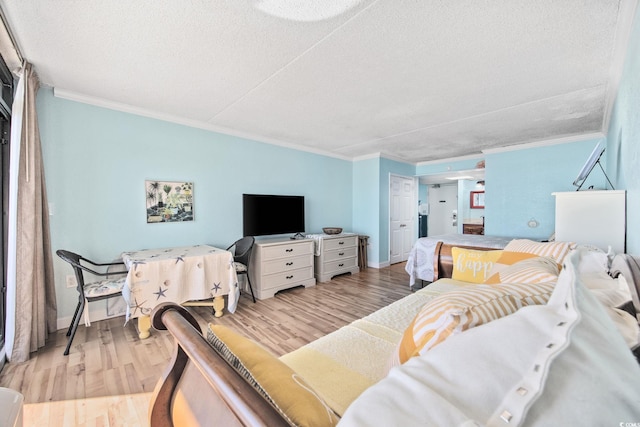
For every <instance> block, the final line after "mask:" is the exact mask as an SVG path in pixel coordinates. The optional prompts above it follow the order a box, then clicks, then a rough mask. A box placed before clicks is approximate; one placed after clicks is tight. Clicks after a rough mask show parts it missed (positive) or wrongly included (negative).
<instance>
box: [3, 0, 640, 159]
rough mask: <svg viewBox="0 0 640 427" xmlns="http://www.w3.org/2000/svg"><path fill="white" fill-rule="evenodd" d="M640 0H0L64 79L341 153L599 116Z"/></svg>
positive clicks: (541, 136)
mask: <svg viewBox="0 0 640 427" xmlns="http://www.w3.org/2000/svg"><path fill="white" fill-rule="evenodd" d="M636 2H637V0H617V1H608V0H562V1H559V0H536V1H530V0H529V1H525V0H522V1H514V0H475V1H459V0H453V1H452V0H441V1H434V0H422V1H418V0H412V1H409V0H377V1H375V0H332V1H321V0H314V1H305V2H302V1H299V0H227V1H224V0H218V1H212V0H181V1H174V0H171V1H170V0H134V1H132V0H109V1H104V0H58V1H51V0H0V5H1V6H2V10H3V13H4V15H5V18H6V20H7V22H8V24H9V26H10V28H11V30H12V32H13V35H14V38H15V40H16V42H17V44H18V47H19V49H20V51H21V52H22V55H23V56H24V57H25V59H26V60H28V61H29V62H31V63H32V64H33V65H34V66H35V69H36V71H37V72H38V74H39V75H40V79H41V81H42V83H43V84H45V85H49V86H52V87H54V88H56V93H63V94H64V96H66V97H70V98H75V99H78V100H84V101H88V102H95V103H101V104H103V105H110V106H112V107H119V108H123V109H125V110H128V111H136V112H139V113H141V114H145V115H151V116H156V117H162V118H165V119H168V120H174V121H177V122H182V123H189V124H193V125H196V126H201V127H205V128H209V129H213V130H218V131H221V132H227V133H231V134H234V135H241V136H245V137H250V138H253V139H257V140H260V141H265V142H270V143H276V144H283V145H288V146H293V147H298V148H302V149H308V150H311V151H317V152H321V153H327V154H331V155H335V156H338V157H342V158H357V157H362V156H368V155H372V154H375V153H380V154H382V155H385V156H389V157H392V158H397V159H401V160H405V161H408V162H414V163H417V162H421V161H428V160H437V159H442V158H450V157H456V156H463V155H472V154H479V153H481V150H484V149H488V148H496V147H504V146H509V145H514V144H521V143H529V142H534V141H543V140H550V139H556V138H565V137H571V136H576V135H583V134H590V133H598V132H603V131H604V130H606V126H607V121H608V115H609V114H610V108H611V107H610V106H611V104H612V102H613V99H614V98H613V96H614V95H615V90H616V89H617V79H618V78H619V75H620V73H621V67H622V59H623V54H624V52H625V49H626V45H627V39H628V35H629V29H630V25H631V19H630V18H629V14H631V16H632V15H633V12H634V10H635V7H636Z"/></svg>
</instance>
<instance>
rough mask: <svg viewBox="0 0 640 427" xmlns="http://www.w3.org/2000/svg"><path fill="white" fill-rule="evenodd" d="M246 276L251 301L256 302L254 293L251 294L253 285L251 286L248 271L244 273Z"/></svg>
mask: <svg viewBox="0 0 640 427" xmlns="http://www.w3.org/2000/svg"><path fill="white" fill-rule="evenodd" d="M246 276H247V283H248V284H249V290H250V291H251V298H253V302H254V303H255V302H256V297H255V295H253V286H251V279H249V273H247V274H246Z"/></svg>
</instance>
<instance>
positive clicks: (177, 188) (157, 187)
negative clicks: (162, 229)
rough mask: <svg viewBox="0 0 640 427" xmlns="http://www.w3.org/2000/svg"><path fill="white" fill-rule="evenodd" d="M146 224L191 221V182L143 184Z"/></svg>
mask: <svg viewBox="0 0 640 427" xmlns="http://www.w3.org/2000/svg"><path fill="white" fill-rule="evenodd" d="M144 188H145V200H146V207H147V209H146V211H147V224H153V223H159V222H184V221H193V218H194V213H193V182H189V181H158V180H147V181H145V182H144Z"/></svg>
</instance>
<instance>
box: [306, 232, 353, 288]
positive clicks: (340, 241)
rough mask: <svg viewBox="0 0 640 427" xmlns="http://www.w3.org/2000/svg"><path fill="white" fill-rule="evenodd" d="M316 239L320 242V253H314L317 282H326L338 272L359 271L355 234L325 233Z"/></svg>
mask: <svg viewBox="0 0 640 427" xmlns="http://www.w3.org/2000/svg"><path fill="white" fill-rule="evenodd" d="M318 241H319V242H320V253H319V255H316V260H315V264H316V266H315V272H316V280H317V281H318V282H328V281H329V280H331V278H332V277H333V276H337V275H338V274H343V273H351V274H355V273H358V272H359V271H360V268H358V235H357V234H349V233H343V234H336V235H329V234H326V235H323V236H322V237H320V238H319V240H318Z"/></svg>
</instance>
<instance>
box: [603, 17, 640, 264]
mask: <svg viewBox="0 0 640 427" xmlns="http://www.w3.org/2000/svg"><path fill="white" fill-rule="evenodd" d="M638 76H640V8H639V9H638V10H636V15H635V21H634V25H633V30H632V33H631V39H630V42H629V47H628V49H627V54H626V59H625V65H624V71H623V75H622V79H621V81H620V86H619V89H618V96H617V98H616V101H615V104H614V109H613V114H612V116H611V121H610V124H609V131H608V132H607V153H608V156H607V173H608V175H609V178H610V179H611V180H612V181H613V185H614V186H615V187H616V189H617V190H626V191H627V252H628V253H631V254H634V255H640V221H638V218H639V217H640V78H639V77H638Z"/></svg>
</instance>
